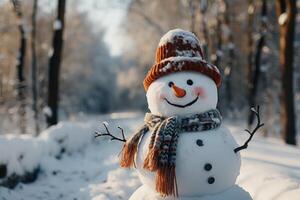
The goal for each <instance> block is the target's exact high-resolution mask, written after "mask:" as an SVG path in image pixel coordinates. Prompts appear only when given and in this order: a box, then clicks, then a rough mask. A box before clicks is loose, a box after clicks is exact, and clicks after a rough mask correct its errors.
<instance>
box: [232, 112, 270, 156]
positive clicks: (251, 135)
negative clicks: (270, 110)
mask: <svg viewBox="0 0 300 200" xmlns="http://www.w3.org/2000/svg"><path fill="white" fill-rule="evenodd" d="M251 111H252V112H253V113H254V114H255V116H256V118H257V124H256V127H255V128H254V129H253V130H252V131H250V130H248V129H245V131H246V132H247V133H249V135H250V136H249V138H248V140H247V141H246V142H245V143H244V144H243V145H242V146H239V147H237V148H235V149H234V153H237V152H239V151H241V150H243V149H247V147H248V143H249V142H250V141H251V139H252V137H253V136H254V134H255V132H256V131H257V130H258V129H259V128H260V127H262V126H263V125H264V124H263V123H261V122H260V115H259V106H257V109H255V108H251Z"/></svg>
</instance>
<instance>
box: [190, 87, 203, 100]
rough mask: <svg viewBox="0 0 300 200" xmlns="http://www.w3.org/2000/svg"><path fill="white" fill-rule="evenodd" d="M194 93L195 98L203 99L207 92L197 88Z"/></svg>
mask: <svg viewBox="0 0 300 200" xmlns="http://www.w3.org/2000/svg"><path fill="white" fill-rule="evenodd" d="M193 93H194V95H195V96H199V97H201V98H204V97H205V91H204V89H203V88H202V87H195V88H194V90H193Z"/></svg>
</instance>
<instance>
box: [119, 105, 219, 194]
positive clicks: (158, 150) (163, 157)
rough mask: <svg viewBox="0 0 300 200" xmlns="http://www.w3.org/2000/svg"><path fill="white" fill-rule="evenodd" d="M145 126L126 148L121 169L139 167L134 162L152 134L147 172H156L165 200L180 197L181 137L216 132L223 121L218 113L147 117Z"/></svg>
mask: <svg viewBox="0 0 300 200" xmlns="http://www.w3.org/2000/svg"><path fill="white" fill-rule="evenodd" d="M144 121H145V124H144V125H143V127H142V128H141V129H140V130H139V131H138V132H136V133H135V134H134V135H133V137H132V138H130V139H129V140H128V141H127V142H126V143H125V145H124V147H123V149H122V152H121V161H120V165H121V167H132V166H135V163H134V159H135V155H136V152H137V148H138V144H139V142H140V141H141V138H142V137H143V135H144V134H145V133H146V132H148V131H149V130H150V131H151V134H152V135H151V139H150V144H149V151H148V154H147V156H146V158H145V160H144V165H143V167H144V169H147V170H150V171H153V172H156V191H157V192H159V193H160V194H161V195H162V196H167V195H173V196H178V190H177V183H176V175H175V163H176V149H177V143H178V137H179V135H180V133H183V132H200V131H206V130H211V129H216V128H218V127H219V126H220V125H221V121H222V117H221V115H220V113H219V111H218V110H216V109H213V110H209V111H207V112H204V113H199V114H193V115H189V116H185V117H179V116H172V117H168V118H166V117H161V116H157V115H153V114H151V113H146V115H145V119H144Z"/></svg>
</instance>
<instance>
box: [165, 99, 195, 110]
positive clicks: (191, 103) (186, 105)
mask: <svg viewBox="0 0 300 200" xmlns="http://www.w3.org/2000/svg"><path fill="white" fill-rule="evenodd" d="M198 98H199V96H197V97H196V99H194V100H193V101H191V102H189V103H187V104H184V105H180V104H175V103H172V102H170V101H169V100H168V99H167V98H165V100H166V102H167V103H168V104H170V105H171V106H175V107H179V108H185V107H188V106H191V105H193V104H194V103H196V101H197V100H198Z"/></svg>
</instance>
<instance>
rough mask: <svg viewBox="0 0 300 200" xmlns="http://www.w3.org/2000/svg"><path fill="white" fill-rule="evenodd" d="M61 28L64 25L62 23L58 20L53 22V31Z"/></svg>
mask: <svg viewBox="0 0 300 200" xmlns="http://www.w3.org/2000/svg"><path fill="white" fill-rule="evenodd" d="M61 28H62V23H61V21H60V20H57V19H56V20H55V21H54V22H53V29H54V30H60V29H61Z"/></svg>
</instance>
